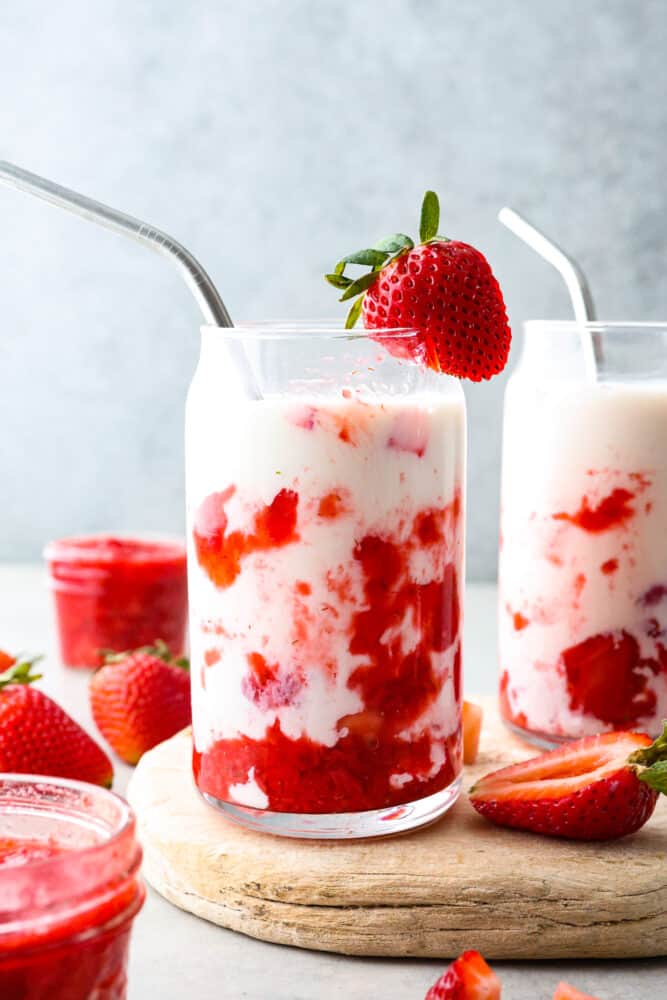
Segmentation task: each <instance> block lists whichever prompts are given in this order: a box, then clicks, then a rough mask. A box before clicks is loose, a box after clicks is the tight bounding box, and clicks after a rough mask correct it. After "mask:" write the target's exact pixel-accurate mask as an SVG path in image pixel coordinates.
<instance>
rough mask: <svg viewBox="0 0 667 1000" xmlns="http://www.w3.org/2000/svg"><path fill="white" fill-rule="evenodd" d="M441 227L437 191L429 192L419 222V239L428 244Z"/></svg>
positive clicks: (425, 196) (425, 197) (423, 203)
mask: <svg viewBox="0 0 667 1000" xmlns="http://www.w3.org/2000/svg"><path fill="white" fill-rule="evenodd" d="M439 225H440V202H439V201H438V196H437V194H436V193H435V191H427V192H426V194H425V195H424V201H423V202H422V213H421V219H420V220H419V239H420V240H421V242H422V243H428V241H429V240H432V239H433V237H434V236H435V235H436V233H437V232H438V226H439Z"/></svg>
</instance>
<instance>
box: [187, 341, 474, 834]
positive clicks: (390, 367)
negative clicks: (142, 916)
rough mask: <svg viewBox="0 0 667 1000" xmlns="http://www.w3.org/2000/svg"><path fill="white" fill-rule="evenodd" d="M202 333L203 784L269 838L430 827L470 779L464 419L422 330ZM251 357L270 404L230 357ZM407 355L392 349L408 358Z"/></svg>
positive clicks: (197, 749) (193, 407) (193, 633)
mask: <svg viewBox="0 0 667 1000" xmlns="http://www.w3.org/2000/svg"><path fill="white" fill-rule="evenodd" d="M382 336H383V337H386V341H385V343H386V344H387V345H388V347H389V348H390V350H388V349H387V348H386V347H385V346H380V345H379V344H378V343H376V342H375V341H374V340H371V339H369V338H368V337H367V336H366V335H365V334H364V333H357V332H350V331H344V330H341V329H340V328H332V327H322V326H319V327H317V326H313V325H307V326H306V325H301V326H300V325H295V324H287V325H283V326H280V325H267V326H262V325H258V326H246V327H236V328H235V329H233V330H226V329H220V328H217V327H204V328H203V331H202V349H201V356H200V361H199V365H198V368H197V371H196V374H195V377H194V381H193V383H192V386H191V388H190V393H189V397H188V405H187V431H186V434H187V443H186V452H187V494H188V501H187V506H188V544H189V553H188V564H189V597H190V638H191V660H192V698H193V731H194V758H193V764H194V774H195V780H196V782H197V785H198V787H199V789H200V791H201V792H202V794H203V795H204V797H205V798H206V799H207V800H208V802H210V803H211V804H212V805H214V806H216V807H217V808H219V809H220V810H222V811H223V812H224V813H225V814H226V815H227V816H228V817H229V818H231V819H234V820H236V821H237V822H239V823H241V824H243V825H245V826H249V827H252V828H254V829H258V830H266V831H269V832H272V833H277V834H284V835H291V836H303V837H366V836H378V835H383V834H389V833H396V832H400V831H402V830H408V829H410V828H412V827H416V826H420V825H423V824H425V823H428V822H431V821H432V820H434V819H435V818H437V817H438V816H439V815H440V814H441V813H443V812H444V811H445V810H446V809H447V808H448V807H449V806H450V805H451V804H452V803H453V802H454V801H455V799H456V797H457V794H458V789H459V784H460V771H461V729H460V717H461V715H460V703H461V679H460V674H461V630H462V615H461V612H462V601H463V545H464V488H465V407H464V400H463V394H462V391H461V387H460V385H459V383H458V382H457V381H456V380H454V379H451V378H449V377H447V376H442V375H438V374H435V373H434V372H431V371H429V370H427V369H425V368H423V367H421V366H420V365H417V364H415V363H414V362H412V361H410V360H409V357H410V355H411V353H412V352H413V351H414V346H415V343H416V341H415V337H416V335H415V333H414V332H413V331H405V330H402V331H388V332H387V333H386V334H383V335H382ZM232 337H234V338H239V339H240V340H241V341H242V343H243V345H244V348H245V350H246V352H247V356H248V359H249V363H250V364H251V366H252V368H253V371H254V374H255V377H256V380H257V383H258V384H259V386H260V388H261V393H262V398H261V399H260V400H248V399H246V398H244V397H243V395H242V394H241V392H240V390H239V389H238V387H237V386H236V383H235V380H234V373H233V372H230V370H229V366H228V364H227V362H226V357H227V350H226V348H227V341H228V339H229V338H232ZM390 351H391V353H390Z"/></svg>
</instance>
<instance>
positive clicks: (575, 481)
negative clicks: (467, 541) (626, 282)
mask: <svg viewBox="0 0 667 1000" xmlns="http://www.w3.org/2000/svg"><path fill="white" fill-rule="evenodd" d="M585 336H594V337H595V338H596V341H597V345H598V353H599V361H598V372H597V378H596V379H592V378H591V377H590V375H589V374H587V372H586V367H585V364H584V355H583V349H582V330H581V327H577V326H576V325H575V324H574V323H561V322H537V321H536V322H531V323H527V324H526V331H525V346H524V351H523V356H522V358H521V361H520V363H519V366H518V368H517V370H516V371H515V373H514V374H513V375H512V377H511V378H510V380H509V385H508V388H507V394H506V399H505V426H504V446H503V487H502V516H501V554H500V649H499V652H500V670H501V676H500V702H501V710H502V713H503V716H504V718H505V720H506V722H507V723H509V725H510V726H512V727H513V728H514V729H517V730H519V731H520V732H521V733H522V734H523V735H524V736H527V737H528V738H529V739H532V740H533V741H534V742H538V743H548V744H551V743H555V742H558V741H561V740H566V739H570V738H576V737H580V736H583V735H586V734H589V733H598V732H603V731H608V730H618V729H635V730H642V731H645V732H648V733H649V734H650V735H652V736H657V735H658V732H659V731H660V730H661V726H660V720H661V719H662V718H664V717H666V716H667V324H658V323H644V324H642V323H625V324H621V323H605V324H601V323H599V324H590V325H589V327H588V328H587V330H586V331H585Z"/></svg>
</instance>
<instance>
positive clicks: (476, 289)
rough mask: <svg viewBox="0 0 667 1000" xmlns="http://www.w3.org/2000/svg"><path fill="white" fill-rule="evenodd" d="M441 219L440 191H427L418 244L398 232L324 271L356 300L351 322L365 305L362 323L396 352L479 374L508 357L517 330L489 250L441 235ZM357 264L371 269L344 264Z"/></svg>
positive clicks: (465, 374) (475, 377) (490, 372)
mask: <svg viewBox="0 0 667 1000" xmlns="http://www.w3.org/2000/svg"><path fill="white" fill-rule="evenodd" d="M439 224H440V205H439V202H438V196H437V195H436V194H435V192H434V191H427V192H426V194H425V195H424V202H423V204H422V211H421V221H420V227H419V238H420V240H421V243H420V244H419V245H417V246H415V244H414V242H413V240H411V239H410V237H409V236H406V235H405V234H404V233H395V234H394V235H393V236H388V237H387V238H386V239H383V240H380V241H379V242H378V243H376V244H375V245H374V246H373V247H369V248H368V249H366V250H359V251H357V252H356V253H352V254H348V256H347V257H343V259H342V260H340V261H339V262H338V264H337V265H336V267H335V270H334V271H333V273H332V274H327V275H325V277H326V280H327V281H328V282H329V283H330V284H331V285H333V286H334V287H335V288H338V289H340V290H341V291H342V293H343V294H342V295H341V302H344V301H346V300H350V299H354V300H355V301H354V304H353V306H352V308H351V309H350V312H349V314H348V317H347V322H346V324H345V325H346V327H347V328H348V329H349V328H351V327H353V326H354V324H355V323H356V322H357V319H358V318H359V315H360V314H361V313H363V319H364V326H365V327H366V329H367V330H370V331H375V333H373V332H372V333H371V336H373V337H374V338H375V339H376V340H377V341H378V342H379V343H381V344H382V345H383V346H384V347H385V348H386V349H387V351H389V353H390V354H393V355H395V356H397V357H400V358H411V359H412V360H415V361H419V362H421V363H422V364H424V365H427V366H428V367H430V368H433V369H435V371H441V372H447V373H448V374H450V375H456V376H458V377H459V378H468V379H471V380H472V381H473V382H479V381H481V379H489V378H492V377H493V376H494V375H497V374H498V372H501V371H502V370H503V368H504V367H505V364H506V363H507V358H508V354H509V349H510V342H511V339H512V333H511V330H510V328H509V324H508V322H507V312H506V309H505V303H504V301H503V296H502V292H501V291H500V286H499V285H498V282H497V281H496V279H495V278H494V276H493V273H492V271H491V268H490V267H489V264H488V261H487V260H486V258H485V257H484V255H483V254H482V253H480V251H479V250H476V249H475V247H472V246H470V245H469V244H468V243H462V242H460V241H458V240H449V239H446V238H445V237H444V236H438V235H437V233H438V226H439ZM354 264H358V265H362V266H368V267H370V268H371V270H370V271H369V272H368V274H364V275H362V276H361V277H359V278H356V279H353V278H350V277H349V276H348V275H346V274H345V270H346V268H347V267H348V266H349V265H354ZM397 328H407V329H410V330H416V331H417V337H416V338H415V337H400V336H398V337H397V336H395V335H392V334H388V333H387V332H386V331H387V330H395V329H397ZM383 331H385V332H384V333H383Z"/></svg>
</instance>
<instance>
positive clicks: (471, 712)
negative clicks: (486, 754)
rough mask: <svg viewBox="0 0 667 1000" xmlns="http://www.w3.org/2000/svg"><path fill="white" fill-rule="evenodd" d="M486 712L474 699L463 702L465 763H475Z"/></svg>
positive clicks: (462, 721) (462, 719) (462, 720)
mask: <svg viewBox="0 0 667 1000" xmlns="http://www.w3.org/2000/svg"><path fill="white" fill-rule="evenodd" d="M483 715H484V713H483V712H482V709H481V708H480V707H479V705H475V703H474V702H472V701H464V702H463V714H462V718H461V723H462V725H463V763H464V764H474V763H475V761H476V760H477V753H478V751H479V736H480V733H481V731H482V717H483Z"/></svg>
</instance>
